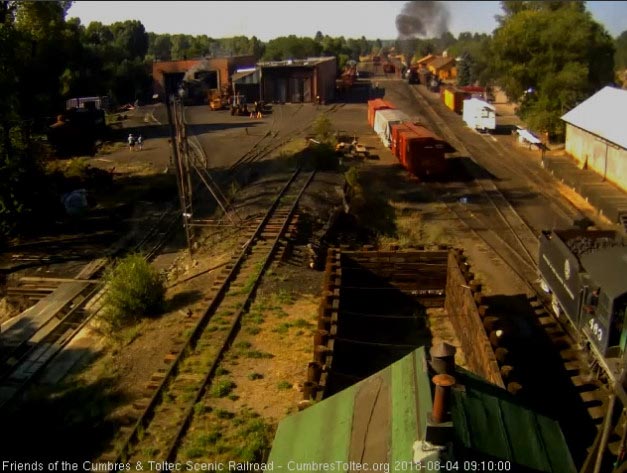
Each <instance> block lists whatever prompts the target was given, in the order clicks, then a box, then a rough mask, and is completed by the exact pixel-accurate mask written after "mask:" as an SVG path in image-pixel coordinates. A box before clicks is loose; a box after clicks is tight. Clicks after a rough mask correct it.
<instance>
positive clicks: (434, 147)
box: [398, 123, 447, 178]
mask: <svg viewBox="0 0 627 473" xmlns="http://www.w3.org/2000/svg"><path fill="white" fill-rule="evenodd" d="M399 135H400V143H399V146H398V152H399V160H400V162H401V164H402V165H403V166H404V167H405V169H407V170H408V171H409V172H411V173H412V174H413V175H415V176H417V177H420V178H425V177H437V176H443V175H444V174H445V173H446V169H447V166H446V159H445V156H444V153H445V150H446V142H444V141H443V140H441V139H440V138H438V137H437V136H436V135H434V134H433V133H432V132H431V131H430V130H428V129H427V128H425V127H424V126H422V125H415V124H413V123H410V124H408V131H406V132H401V133H399Z"/></svg>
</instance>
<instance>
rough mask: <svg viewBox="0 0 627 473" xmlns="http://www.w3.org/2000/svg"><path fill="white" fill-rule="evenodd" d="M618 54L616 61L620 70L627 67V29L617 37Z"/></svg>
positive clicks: (615, 57)
mask: <svg viewBox="0 0 627 473" xmlns="http://www.w3.org/2000/svg"><path fill="white" fill-rule="evenodd" d="M615 45H616V54H615V56H614V62H615V63H616V68H617V69H618V70H623V69H627V30H625V31H623V32H622V33H621V34H620V35H619V36H618V37H617V38H616V42H615Z"/></svg>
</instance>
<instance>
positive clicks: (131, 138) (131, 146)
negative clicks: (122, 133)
mask: <svg viewBox="0 0 627 473" xmlns="http://www.w3.org/2000/svg"><path fill="white" fill-rule="evenodd" d="M133 149H135V137H134V136H133V134H132V133H129V135H128V150H129V151H133Z"/></svg>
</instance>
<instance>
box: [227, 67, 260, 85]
mask: <svg viewBox="0 0 627 473" xmlns="http://www.w3.org/2000/svg"><path fill="white" fill-rule="evenodd" d="M257 71H258V69H252V70H246V71H238V72H236V73H234V74H233V75H232V76H231V80H232V81H233V82H237V81H238V80H240V79H243V78H244V77H248V76H251V75H253V74H254V73H255V72H257Z"/></svg>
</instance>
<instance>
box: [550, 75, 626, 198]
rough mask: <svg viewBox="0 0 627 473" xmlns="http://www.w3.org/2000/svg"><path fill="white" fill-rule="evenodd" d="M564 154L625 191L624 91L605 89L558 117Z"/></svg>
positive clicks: (611, 88)
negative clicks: (561, 122)
mask: <svg viewBox="0 0 627 473" xmlns="http://www.w3.org/2000/svg"><path fill="white" fill-rule="evenodd" d="M562 120H564V121H565V122H566V152H567V153H568V154H569V155H570V156H571V157H573V158H574V159H575V161H577V164H578V166H579V167H580V168H581V169H584V168H587V169H591V170H593V171H594V172H596V173H597V174H599V175H600V176H601V177H602V178H604V179H606V180H608V181H610V182H612V183H614V184H616V185H617V186H618V187H619V188H621V189H622V190H623V191H627V151H626V148H627V90H622V89H616V88H614V87H605V88H603V89H601V90H600V91H598V92H597V93H596V94H594V95H593V96H592V97H590V98H589V99H588V100H586V101H584V102H582V103H581V104H579V105H578V106H577V107H575V108H573V109H572V110H571V111H570V112H568V113H567V114H565V115H564V116H563V117H562Z"/></svg>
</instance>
